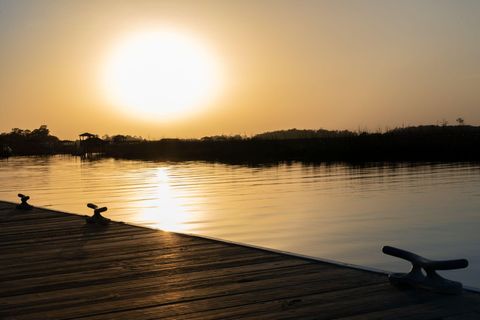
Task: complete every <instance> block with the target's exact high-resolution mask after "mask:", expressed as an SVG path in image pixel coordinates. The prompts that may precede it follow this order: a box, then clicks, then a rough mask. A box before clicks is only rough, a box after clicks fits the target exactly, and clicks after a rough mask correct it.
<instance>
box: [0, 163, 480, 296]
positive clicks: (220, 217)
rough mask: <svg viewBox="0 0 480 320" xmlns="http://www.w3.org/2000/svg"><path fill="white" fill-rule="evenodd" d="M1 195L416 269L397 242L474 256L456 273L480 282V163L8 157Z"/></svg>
mask: <svg viewBox="0 0 480 320" xmlns="http://www.w3.org/2000/svg"><path fill="white" fill-rule="evenodd" d="M0 187H1V190H0V199H1V200H7V201H17V198H16V194H17V193H18V192H23V193H26V194H29V195H30V196H31V198H32V199H31V201H30V202H31V203H32V204H34V205H37V206H43V207H50V208H54V209H58V210H64V211H68V212H75V213H81V214H91V212H90V211H89V210H90V209H88V208H86V206H85V205H86V203H87V202H94V203H97V204H100V205H106V206H108V208H109V210H108V212H106V214H105V215H106V216H107V217H109V218H112V219H115V220H121V221H125V222H130V223H135V224H141V225H145V226H149V227H154V228H160V229H166V230H172V231H179V232H186V233H194V234H200V235H207V236H211V237H217V238H222V239H227V240H232V241H238V242H243V243H248V244H254V245H260V246H264V247H269V248H275V249H280V250H286V251H290V252H295V253H299V254H305V255H310V256H315V257H320V258H327V259H334V260H337V261H342V262H347V263H353V264H358V265H363V266H369V267H374V268H379V269H384V270H392V271H406V270H408V264H407V263H403V262H401V261H400V260H398V259H396V258H393V257H389V256H385V255H383V254H382V253H381V247H382V246H383V245H393V246H398V247H401V248H405V249H407V250H412V251H416V252H418V253H419V254H422V255H426V256H428V257H432V258H438V259H443V258H464V257H465V258H467V259H469V261H470V266H469V267H468V268H467V269H465V270H458V271H450V272H448V273H447V275H448V276H449V277H451V278H453V279H457V280H461V281H463V282H464V283H465V284H467V285H470V286H474V287H477V288H480V251H479V249H478V248H479V244H480V232H479V231H480V165H476V164H458V163H457V164H427V163H426V164H421V165H415V166H413V165H408V164H401V165H384V164H376V165H370V166H359V167H355V166H349V165H344V164H335V165H316V166H313V165H304V164H300V163H294V164H290V165H286V164H285V165H278V166H263V167H247V166H233V165H225V164H212V163H204V162H181V163H168V162H143V161H127V160H113V159H101V160H97V161H81V160H80V159H79V158H77V157H66V156H54V157H29V158H27V157H23V158H21V157H14V158H10V159H8V160H0Z"/></svg>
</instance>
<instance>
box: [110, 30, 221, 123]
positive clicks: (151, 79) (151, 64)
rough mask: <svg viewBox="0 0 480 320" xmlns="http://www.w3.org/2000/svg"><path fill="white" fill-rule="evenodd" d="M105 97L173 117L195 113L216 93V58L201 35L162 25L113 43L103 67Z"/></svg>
mask: <svg viewBox="0 0 480 320" xmlns="http://www.w3.org/2000/svg"><path fill="white" fill-rule="evenodd" d="M101 82H102V87H103V89H104V91H105V93H106V96H107V98H108V99H109V101H110V102H111V103H112V104H113V105H114V106H117V107H120V108H121V109H122V110H123V111H125V112H127V113H128V114H129V115H135V116H140V117H144V118H148V119H152V120H171V119H172V118H178V117H185V116H189V115H191V114H193V113H196V112H198V111H200V110H202V109H204V107H206V106H207V105H208V104H209V103H210V102H211V101H212V99H213V98H214V97H215V96H217V95H218V94H219V91H220V87H221V84H222V77H221V72H220V65H219V59H218V57H216V56H215V55H214V54H213V52H211V51H210V50H209V48H208V47H207V46H206V45H204V44H203V43H202V42H201V41H198V40H196V39H195V38H193V37H191V36H188V35H187V34H184V33H181V32H178V31H173V30H168V29H162V30H157V31H148V32H137V33H134V34H131V35H129V36H126V37H124V38H123V39H121V41H119V42H118V43H117V44H115V45H114V46H113V49H112V50H111V52H110V54H109V55H108V57H107V59H106V62H105V63H104V68H102V73H101Z"/></svg>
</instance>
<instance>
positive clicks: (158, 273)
mask: <svg viewBox="0 0 480 320" xmlns="http://www.w3.org/2000/svg"><path fill="white" fill-rule="evenodd" d="M0 283H1V285H0V318H1V319H16V320H19V319H88V320H103V319H119V320H122V319H125V320H126V319H136V320H146V319H159V318H161V319H333V318H336V319H344V320H347V319H348V320H362V319H450V320H455V319H480V307H479V306H480V295H478V294H475V293H472V292H465V293H464V294H463V295H460V296H445V295H439V294H434V293H431V292H427V291H423V290H398V289H397V288H395V287H392V286H391V285H390V284H389V282H388V280H387V278H386V276H385V274H381V273H374V272H369V271H364V270H359V269H354V268H349V267H345V266H341V265H336V264H331V263H324V262H319V261H316V260H312V259H306V258H300V257H296V256H292V255H287V254H282V253H277V252H272V251H267V250H262V249H256V248H251V247H246V246H241V245H235V244H230V243H225V242H221V241H215V240H210V239H205V238H199V237H194V236H188V235H181V234H176V233H171V232H165V231H159V230H152V229H148V228H142V227H138V226H131V225H128V224H124V223H120V222H112V223H110V225H109V226H108V227H104V228H99V227H96V226H92V225H87V224H85V220H84V217H83V216H80V215H73V214H66V213H62V212H58V211H51V210H47V209H38V208H35V209H33V210H31V211H19V210H15V206H14V205H13V204H11V203H6V202H0Z"/></svg>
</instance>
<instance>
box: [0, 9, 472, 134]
mask: <svg viewBox="0 0 480 320" xmlns="http://www.w3.org/2000/svg"><path fill="white" fill-rule="evenodd" d="M165 26H168V28H170V29H172V30H178V32H180V33H181V34H185V35H188V36H189V37H191V38H192V39H195V41H197V42H198V43H201V44H202V45H203V46H204V47H205V48H208V51H209V52H211V53H213V55H214V57H215V59H216V61H217V63H218V65H219V66H220V68H221V71H222V79H223V80H222V85H221V90H218V92H216V94H215V95H213V96H212V97H211V99H209V100H208V101H207V102H204V103H203V105H202V106H201V108H198V110H197V111H196V112H186V113H185V114H183V115H181V116H179V117H178V118H176V119H169V120H166V119H163V118H162V117H161V116H157V117H152V116H150V117H138V116H137V115H138V110H137V109H136V108H135V106H130V107H129V108H130V109H125V108H123V109H122V108H119V106H118V105H115V104H114V103H112V101H111V99H109V98H108V97H106V93H105V90H104V89H103V88H102V85H100V82H101V81H100V80H99V79H100V78H101V76H100V74H101V70H104V67H105V64H107V63H108V57H109V54H110V52H111V51H112V48H114V47H115V44H116V43H118V41H121V39H124V38H125V37H127V36H128V35H129V34H134V33H139V34H140V33H142V32H148V31H152V30H158V29H161V28H164V27H165ZM158 90H162V88H158ZM458 117H462V118H463V119H465V122H466V123H467V124H472V125H480V1H476V0H471V1H469V0H451V1H445V0H402V1H400V0H398V1H391V0H351V1H347V0H332V1H320V0H318V1H309V0H295V1H294V0H291V1H285V0H255V1H253V0H244V1H228V0H219V1H207V0H194V1H184V0H175V1H159V0H156V1H150V0H135V1H133V0H132V1H122V0H115V1H114V0H111V1H110V0H95V1H94V0H81V1H80V0H79V1H73V0H63V1H53V0H52V1H50V0H0V132H8V131H10V130H11V128H14V127H19V128H28V129H33V128H37V127H39V126H40V125H42V124H47V125H48V127H49V128H50V130H51V133H52V134H54V135H57V136H59V137H61V138H65V139H74V138H75V137H76V136H77V135H78V134H79V133H82V132H85V131H88V132H92V133H97V134H99V135H103V134H109V135H112V134H118V133H122V134H130V135H140V136H143V137H145V138H150V139H154V138H162V137H181V138H195V137H202V136H207V135H219V134H242V135H252V134H256V133H260V132H264V131H271V130H277V129H288V128H306V129H318V128H326V129H349V130H358V129H361V130H365V129H367V130H370V131H376V130H378V129H382V130H385V129H386V128H393V127H396V126H402V125H421V124H435V123H441V122H442V121H444V120H445V121H448V122H449V123H451V124H454V123H455V119H456V118H458Z"/></svg>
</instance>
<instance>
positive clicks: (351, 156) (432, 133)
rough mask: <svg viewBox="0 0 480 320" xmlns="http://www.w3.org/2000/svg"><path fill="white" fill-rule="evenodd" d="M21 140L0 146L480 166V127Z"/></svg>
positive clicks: (30, 150) (123, 154) (172, 156)
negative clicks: (477, 163) (149, 138)
mask: <svg viewBox="0 0 480 320" xmlns="http://www.w3.org/2000/svg"><path fill="white" fill-rule="evenodd" d="M119 137H123V138H122V139H120V138H119ZM7 138H10V140H9V139H7ZM17 138H18V135H17ZM20 138H22V139H23V140H22V139H20ZM20 138H19V139H18V140H17V141H14V140H12V134H2V135H0V143H1V144H2V145H3V146H4V148H5V147H8V148H9V149H11V151H12V152H11V154H9V155H19V156H22V155H49V154H73V155H83V154H85V153H100V154H101V155H102V156H103V157H111V158H121V159H137V160H165V161H214V162H226V163H272V162H288V161H302V162H337V161H341V162H375V161H385V162H403V161H410V162H414V161H480V127H477V126H466V125H458V126H418V127H407V128H398V129H394V130H390V131H388V132H385V133H366V132H363V133H354V132H350V131H328V130H297V129H291V130H282V131H274V132H267V133H264V134H260V135H256V136H253V137H248V138H247V137H240V136H215V137H204V138H202V139H161V140H157V141H147V140H140V139H137V140H129V139H127V138H125V136H120V135H118V136H114V139H112V140H106V139H100V138H97V137H95V138H92V139H87V140H83V141H76V142H72V141H69V142H68V143H67V142H65V141H61V140H59V139H58V138H56V137H53V136H50V135H48V134H47V135H45V136H44V138H45V139H46V140H48V141H41V137H38V136H35V137H34V138H35V139H36V140H35V139H33V138H31V139H30V137H29V136H28V135H25V136H20ZM47 138H48V139H47ZM29 139H30V140H29ZM12 141H13V142H12Z"/></svg>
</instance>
